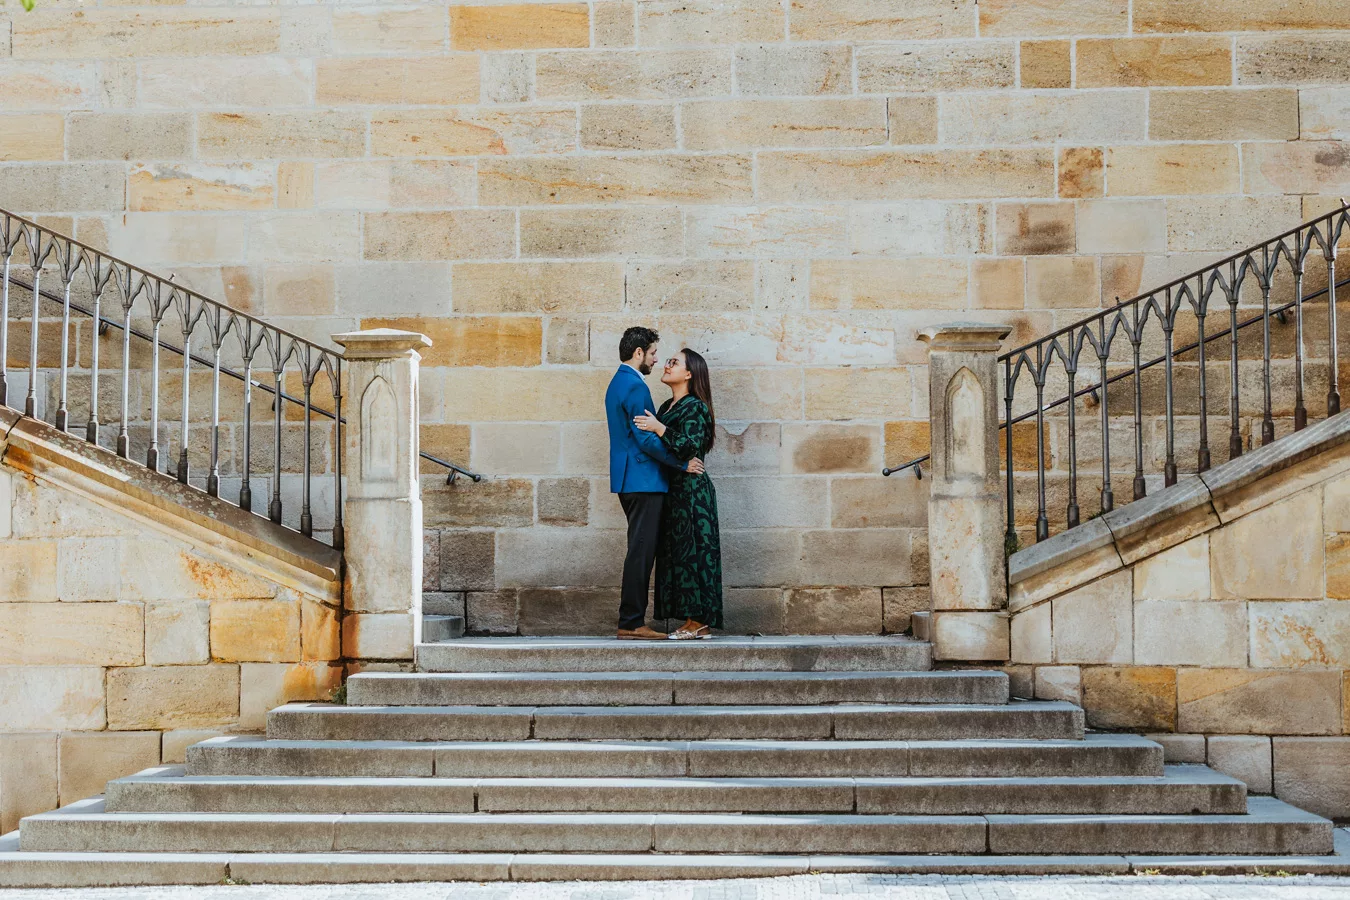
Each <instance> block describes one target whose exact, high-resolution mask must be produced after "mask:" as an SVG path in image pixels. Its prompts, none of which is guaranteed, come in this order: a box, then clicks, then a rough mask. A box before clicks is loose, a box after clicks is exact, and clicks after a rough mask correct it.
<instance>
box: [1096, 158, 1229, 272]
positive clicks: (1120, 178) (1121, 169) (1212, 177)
mask: <svg viewBox="0 0 1350 900" xmlns="http://www.w3.org/2000/svg"><path fill="white" fill-rule="evenodd" d="M1106 174H1107V178H1108V180H1109V183H1110V188H1111V194H1112V196H1121V197H1136V196H1137V197H1157V196H1160V195H1163V194H1233V193H1237V192H1238V191H1239V190H1240V189H1241V186H1240V183H1239V177H1238V152H1237V148H1236V147H1234V146H1232V145H1230V144H1165V145H1151V146H1133V147H1112V148H1111V149H1110V150H1109V151H1108V153H1107V157H1106ZM1153 212H1154V213H1155V215H1158V220H1159V222H1165V217H1162V216H1161V215H1160V212H1161V211H1160V210H1153ZM1136 249H1139V250H1158V249H1161V248H1160V247H1139V248H1136Z"/></svg>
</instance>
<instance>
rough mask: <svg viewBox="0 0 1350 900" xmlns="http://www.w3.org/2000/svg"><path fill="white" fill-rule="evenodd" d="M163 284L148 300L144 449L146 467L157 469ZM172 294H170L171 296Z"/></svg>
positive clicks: (156, 286)
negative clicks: (146, 433) (147, 407)
mask: <svg viewBox="0 0 1350 900" xmlns="http://www.w3.org/2000/svg"><path fill="white" fill-rule="evenodd" d="M163 287H164V285H163V284H162V283H156V284H155V291H154V294H153V295H152V296H151V300H150V304H151V305H150V321H151V323H152V326H153V327H152V328H151V329H150V447H149V449H148V450H146V451H145V465H146V468H149V469H154V470H155V471H156V472H158V471H159V326H160V325H161V324H162V323H163V322H164V313H165V312H167V311H168V308H169V307H168V304H167V303H166V304H164V305H163V306H161V305H160V302H159V301H160V294H161V292H162V290H163ZM172 296H173V294H170V297H172Z"/></svg>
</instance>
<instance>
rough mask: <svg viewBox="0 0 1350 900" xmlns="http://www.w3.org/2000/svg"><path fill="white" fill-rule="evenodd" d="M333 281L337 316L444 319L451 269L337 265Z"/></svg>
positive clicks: (410, 264)
mask: <svg viewBox="0 0 1350 900" xmlns="http://www.w3.org/2000/svg"><path fill="white" fill-rule="evenodd" d="M333 277H334V282H335V284H334V290H335V292H336V298H335V311H336V312H337V313H338V314H339V315H344V316H349V315H359V316H368V315H378V314H381V313H384V312H387V311H388V310H389V309H390V308H391V307H393V308H395V309H398V310H400V311H402V312H404V313H406V314H409V315H423V316H443V315H446V314H448V313H449V312H450V290H451V268H450V265H449V264H448V263H443V262H428V263H419V262H391V263H375V262H364V263H359V264H353V265H345V266H344V265H339V266H334V267H333ZM424 425H425V423H424ZM425 440H426V433H425V431H424V432H423V441H424V442H425Z"/></svg>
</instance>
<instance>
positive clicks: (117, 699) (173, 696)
mask: <svg viewBox="0 0 1350 900" xmlns="http://www.w3.org/2000/svg"><path fill="white" fill-rule="evenodd" d="M238 716H239V667H238V666H237V665H225V664H211V665H206V666H149V667H145V668H139V669H111V670H109V672H108V727H109V728H113V729H116V730H118V731H130V730H134V729H138V728H151V729H167V728H199V727H209V726H212V725H228V724H232V723H233V722H234V721H235V720H236V719H237V718H238Z"/></svg>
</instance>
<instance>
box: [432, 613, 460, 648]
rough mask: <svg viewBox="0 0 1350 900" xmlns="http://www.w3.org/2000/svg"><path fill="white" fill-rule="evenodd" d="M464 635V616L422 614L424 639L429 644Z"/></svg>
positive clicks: (451, 639)
mask: <svg viewBox="0 0 1350 900" xmlns="http://www.w3.org/2000/svg"><path fill="white" fill-rule="evenodd" d="M462 637H464V617H463V616H435V615H423V616H422V640H424V641H426V642H427V643H428V644H435V643H439V642H440V641H453V640H455V639H456V638H462Z"/></svg>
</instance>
